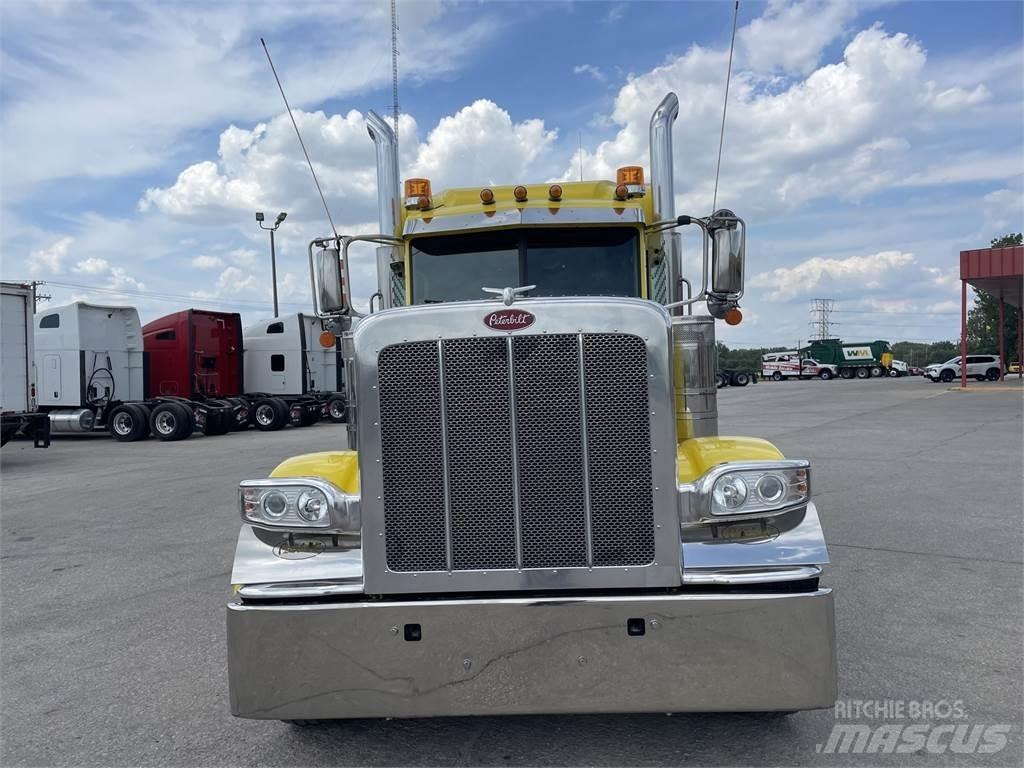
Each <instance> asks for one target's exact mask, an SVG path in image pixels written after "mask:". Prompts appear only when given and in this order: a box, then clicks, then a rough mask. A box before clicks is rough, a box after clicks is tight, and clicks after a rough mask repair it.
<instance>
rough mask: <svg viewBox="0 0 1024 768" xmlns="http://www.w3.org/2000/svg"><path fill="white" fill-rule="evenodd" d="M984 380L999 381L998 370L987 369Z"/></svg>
mask: <svg viewBox="0 0 1024 768" xmlns="http://www.w3.org/2000/svg"><path fill="white" fill-rule="evenodd" d="M985 378H986V379H988V380H989V381H999V369H998V368H989V369H988V370H987V371H985Z"/></svg>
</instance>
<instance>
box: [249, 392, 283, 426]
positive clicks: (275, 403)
mask: <svg viewBox="0 0 1024 768" xmlns="http://www.w3.org/2000/svg"><path fill="white" fill-rule="evenodd" d="M282 405H284V403H282V402H281V401H280V400H278V399H277V398H276V397H264V398H263V399H262V400H257V401H256V405H255V407H254V408H253V409H252V424H253V426H254V427H256V429H258V430H260V431H261V432H276V431H277V430H279V429H284V425H285V424H286V423H287V421H288V408H287V406H285V409H284V413H282V412H281V406H282Z"/></svg>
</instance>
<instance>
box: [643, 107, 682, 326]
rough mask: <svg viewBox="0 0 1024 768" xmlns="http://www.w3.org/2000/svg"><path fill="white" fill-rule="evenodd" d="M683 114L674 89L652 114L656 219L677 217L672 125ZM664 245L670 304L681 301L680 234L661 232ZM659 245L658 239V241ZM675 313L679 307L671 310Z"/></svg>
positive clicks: (653, 189)
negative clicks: (673, 175) (680, 111)
mask: <svg viewBox="0 0 1024 768" xmlns="http://www.w3.org/2000/svg"><path fill="white" fill-rule="evenodd" d="M678 116H679V99H678V98H677V97H676V95H675V94H674V93H668V94H666V96H665V98H664V99H662V100H661V103H660V104H659V105H658V108H657V109H656V110H654V114H653V115H651V131H650V142H651V197H652V202H653V204H654V221H668V220H671V219H674V218H675V217H676V202H675V188H674V186H673V179H672V125H673V123H675V121H676V118H677V117H678ZM661 240H662V243H661V249H662V252H663V258H664V259H665V282H666V284H667V286H668V300H667V301H666V303H667V304H672V303H673V302H676V301H679V300H680V299H681V298H682V296H681V295H680V294H681V292H680V287H679V277H680V275H681V263H680V261H681V259H680V247H679V234H678V233H676V232H665V233H663V234H662V235H661ZM654 245H655V248H656V247H657V243H655V244H654ZM670 311H671V312H672V313H673V314H675V313H676V312H678V310H670Z"/></svg>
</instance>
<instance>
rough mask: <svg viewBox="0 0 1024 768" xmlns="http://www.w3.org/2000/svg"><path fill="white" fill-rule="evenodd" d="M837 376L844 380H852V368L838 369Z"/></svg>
mask: <svg viewBox="0 0 1024 768" xmlns="http://www.w3.org/2000/svg"><path fill="white" fill-rule="evenodd" d="M839 375H840V376H841V377H842V378H844V379H852V378H853V369H852V368H840V369H839Z"/></svg>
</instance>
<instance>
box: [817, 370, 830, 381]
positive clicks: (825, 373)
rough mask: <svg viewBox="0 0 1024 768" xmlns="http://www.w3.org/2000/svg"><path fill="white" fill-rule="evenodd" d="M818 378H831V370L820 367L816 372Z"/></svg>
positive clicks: (824, 379) (825, 379)
mask: <svg viewBox="0 0 1024 768" xmlns="http://www.w3.org/2000/svg"><path fill="white" fill-rule="evenodd" d="M818 378H820V379H821V380H822V381H828V380H829V379H831V378H832V371H830V370H829V369H828V368H822V369H821V371H820V372H819V373H818Z"/></svg>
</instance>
